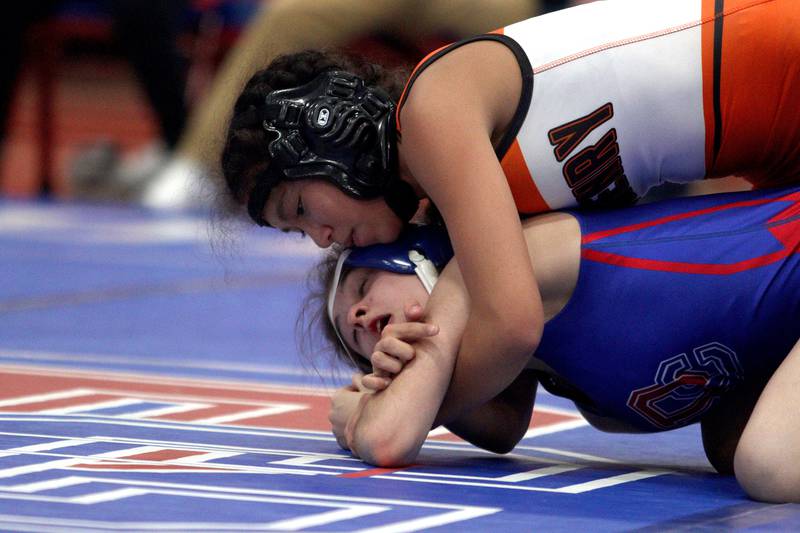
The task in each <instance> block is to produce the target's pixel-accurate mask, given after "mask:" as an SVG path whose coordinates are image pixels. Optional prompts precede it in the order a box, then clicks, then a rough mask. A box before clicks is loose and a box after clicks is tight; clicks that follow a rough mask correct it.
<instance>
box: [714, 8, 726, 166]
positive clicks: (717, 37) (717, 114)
mask: <svg viewBox="0 0 800 533" xmlns="http://www.w3.org/2000/svg"><path fill="white" fill-rule="evenodd" d="M724 9H725V0H715V2H714V159H713V161H712V167H713V165H714V164H716V161H717V156H718V155H719V149H720V146H721V145H722V109H721V107H720V101H719V95H720V78H721V74H720V73H721V71H722V25H723V21H724V19H725V17H723V16H722V14H723V10H724Z"/></svg>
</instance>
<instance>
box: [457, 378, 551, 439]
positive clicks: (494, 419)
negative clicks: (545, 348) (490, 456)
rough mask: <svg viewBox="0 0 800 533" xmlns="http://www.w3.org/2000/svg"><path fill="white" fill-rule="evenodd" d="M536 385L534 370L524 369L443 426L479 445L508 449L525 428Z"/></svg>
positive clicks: (526, 427) (520, 437)
mask: <svg viewBox="0 0 800 533" xmlns="http://www.w3.org/2000/svg"><path fill="white" fill-rule="evenodd" d="M537 385H538V382H537V381H536V378H535V377H534V375H533V372H530V371H523V372H522V374H520V375H519V376H518V377H517V379H515V380H514V382H513V383H512V384H511V385H510V386H509V387H508V388H507V389H506V390H504V391H503V392H501V393H500V394H499V395H497V396H496V397H495V398H493V399H491V400H489V401H488V402H487V403H485V404H484V405H481V406H479V407H477V408H475V409H473V410H472V411H470V412H469V413H467V414H465V415H463V416H461V417H460V418H458V419H457V420H454V421H453V422H451V423H449V424H447V426H446V427H447V429H449V430H450V431H452V432H453V433H455V434H456V435H458V436H459V437H461V438H462V439H464V440H466V441H468V442H470V443H472V444H474V445H475V446H478V447H479V448H483V449H485V450H489V451H491V452H494V453H508V452H510V451H511V450H512V449H514V446H516V445H517V443H518V442H519V441H520V440H522V437H524V436H525V432H526V431H528V427H529V425H530V420H531V414H532V413H533V404H534V400H535V399H536V388H537Z"/></svg>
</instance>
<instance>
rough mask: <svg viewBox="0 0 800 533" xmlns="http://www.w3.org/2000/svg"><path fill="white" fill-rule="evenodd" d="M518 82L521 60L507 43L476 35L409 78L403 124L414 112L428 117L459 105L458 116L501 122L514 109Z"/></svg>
mask: <svg viewBox="0 0 800 533" xmlns="http://www.w3.org/2000/svg"><path fill="white" fill-rule="evenodd" d="M521 83H522V76H521V71H520V66H519V63H518V61H517V59H516V56H515V55H514V52H513V51H512V50H511V49H510V48H509V47H508V46H507V45H505V44H503V43H501V42H498V41H496V40H476V41H471V42H467V43H465V44H462V45H459V46H456V47H455V48H453V49H452V50H450V51H447V53H445V54H444V55H442V56H440V57H438V58H436V59H435V60H434V61H432V62H431V63H430V64H429V65H427V66H426V67H425V68H424V69H423V70H422V71H421V72H420V73H419V75H418V76H416V77H415V78H414V79H413V85H412V86H410V87H409V89H408V94H407V95H406V99H405V101H404V102H403V107H402V110H401V113H400V116H401V121H402V123H403V128H404V129H406V128H407V127H408V126H409V124H410V123H413V122H415V121H416V118H418V119H420V120H422V121H428V120H430V119H431V118H432V117H435V116H441V114H442V113H451V112H453V111H456V110H459V109H460V110H461V111H462V112H461V113H458V117H459V118H470V117H472V118H475V119H487V120H490V121H491V122H501V121H502V120H503V119H505V118H506V115H507V114H508V113H509V112H510V113H511V114H513V111H514V110H515V109H516V105H517V102H518V100H519V95H520V90H521ZM415 117H416V118H415ZM449 118H453V117H452V115H449Z"/></svg>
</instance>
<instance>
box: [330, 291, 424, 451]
mask: <svg viewBox="0 0 800 533" xmlns="http://www.w3.org/2000/svg"><path fill="white" fill-rule="evenodd" d="M404 312H405V319H406V322H402V323H396V324H390V325H388V326H386V327H385V328H384V329H383V331H382V332H381V339H380V340H379V341H378V342H377V343H376V344H375V349H374V351H373V353H372V356H371V357H370V361H371V362H372V369H373V370H372V373H371V374H367V375H364V374H361V373H356V374H353V377H352V381H351V383H350V385H348V386H346V387H342V388H340V389H338V390H337V391H336V392H335V393H334V395H333V398H332V402H331V411H330V413H329V414H328V420H329V421H330V423H331V426H332V428H333V434H334V436H335V437H336V442H337V443H338V444H339V446H341V447H342V448H343V449H345V450H349V449H350V446H349V445H348V443H347V438H346V435H345V430H346V428H347V423H348V421H349V420H350V417H351V416H353V414H354V413H355V412H356V410H357V409H358V405H359V402H360V401H361V397H362V396H363V395H364V394H373V393H376V392H379V391H382V390H383V389H385V388H386V387H388V386H389V384H390V383H391V382H392V380H393V379H394V378H395V377H396V376H397V375H398V374H399V373H400V371H401V370H402V369H403V368H404V367H405V365H407V364H408V363H409V362H410V361H412V360H413V359H414V357H415V356H416V349H415V346H414V343H415V342H416V341H419V340H421V339H424V338H427V337H431V336H434V335H436V334H437V333H438V332H439V327H438V326H436V325H434V324H426V323H424V322H422V319H423V314H424V311H423V309H422V307H421V306H419V305H412V306H409V307H407V308H406V309H404Z"/></svg>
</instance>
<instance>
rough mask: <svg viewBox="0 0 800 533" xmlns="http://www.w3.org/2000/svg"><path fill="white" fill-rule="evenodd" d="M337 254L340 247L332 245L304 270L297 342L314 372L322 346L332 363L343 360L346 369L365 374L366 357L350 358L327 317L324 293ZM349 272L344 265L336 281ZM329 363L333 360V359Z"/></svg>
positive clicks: (367, 363)
mask: <svg viewBox="0 0 800 533" xmlns="http://www.w3.org/2000/svg"><path fill="white" fill-rule="evenodd" d="M340 254H341V249H340V248H338V247H333V248H332V249H331V250H330V251H329V252H328V253H326V254H325V256H324V257H323V259H322V260H321V261H320V262H319V263H317V265H316V266H315V267H314V268H312V269H311V270H310V271H309V273H308V276H307V278H306V287H307V288H308V293H307V295H306V297H305V299H304V300H303V305H302V307H301V310H300V315H299V316H298V317H297V323H296V324H295V335H296V338H297V345H298V348H299V352H300V354H301V355H302V357H303V359H304V361H305V362H306V363H307V364H308V365H309V366H311V367H312V368H314V369H315V370H317V371H318V373H319V368H318V366H317V361H318V360H319V357H318V355H319V354H318V353H317V351H318V350H319V349H320V348H323V349H325V351H327V352H330V353H332V354H333V356H334V358H335V360H336V361H335V362H336V363H344V364H345V365H347V366H348V367H350V368H353V369H356V370H358V371H360V372H363V373H365V374H369V373H370V372H372V364H371V363H370V361H369V359H366V358H364V357H361V356H360V355H359V354H353V357H355V359H356V360H355V361H354V360H353V359H351V358H350V355H348V353H347V351H346V350H345V348H344V346H342V343H341V342H340V341H339V337H338V335H337V334H336V330H335V329H334V327H333V324H331V321H330V320H329V319H328V292H329V289H330V286H331V284H332V283H333V275H334V273H335V270H336V263H337V262H338V260H339V255H340ZM350 272H351V270H349V269H347V267H345V268H344V269H343V270H342V273H341V278H340V279H341V281H340V283H343V282H344V280H345V279H346V278H347V276H348V275H349V274H350ZM320 337H321V339H320ZM331 362H332V363H334V361H331Z"/></svg>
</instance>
